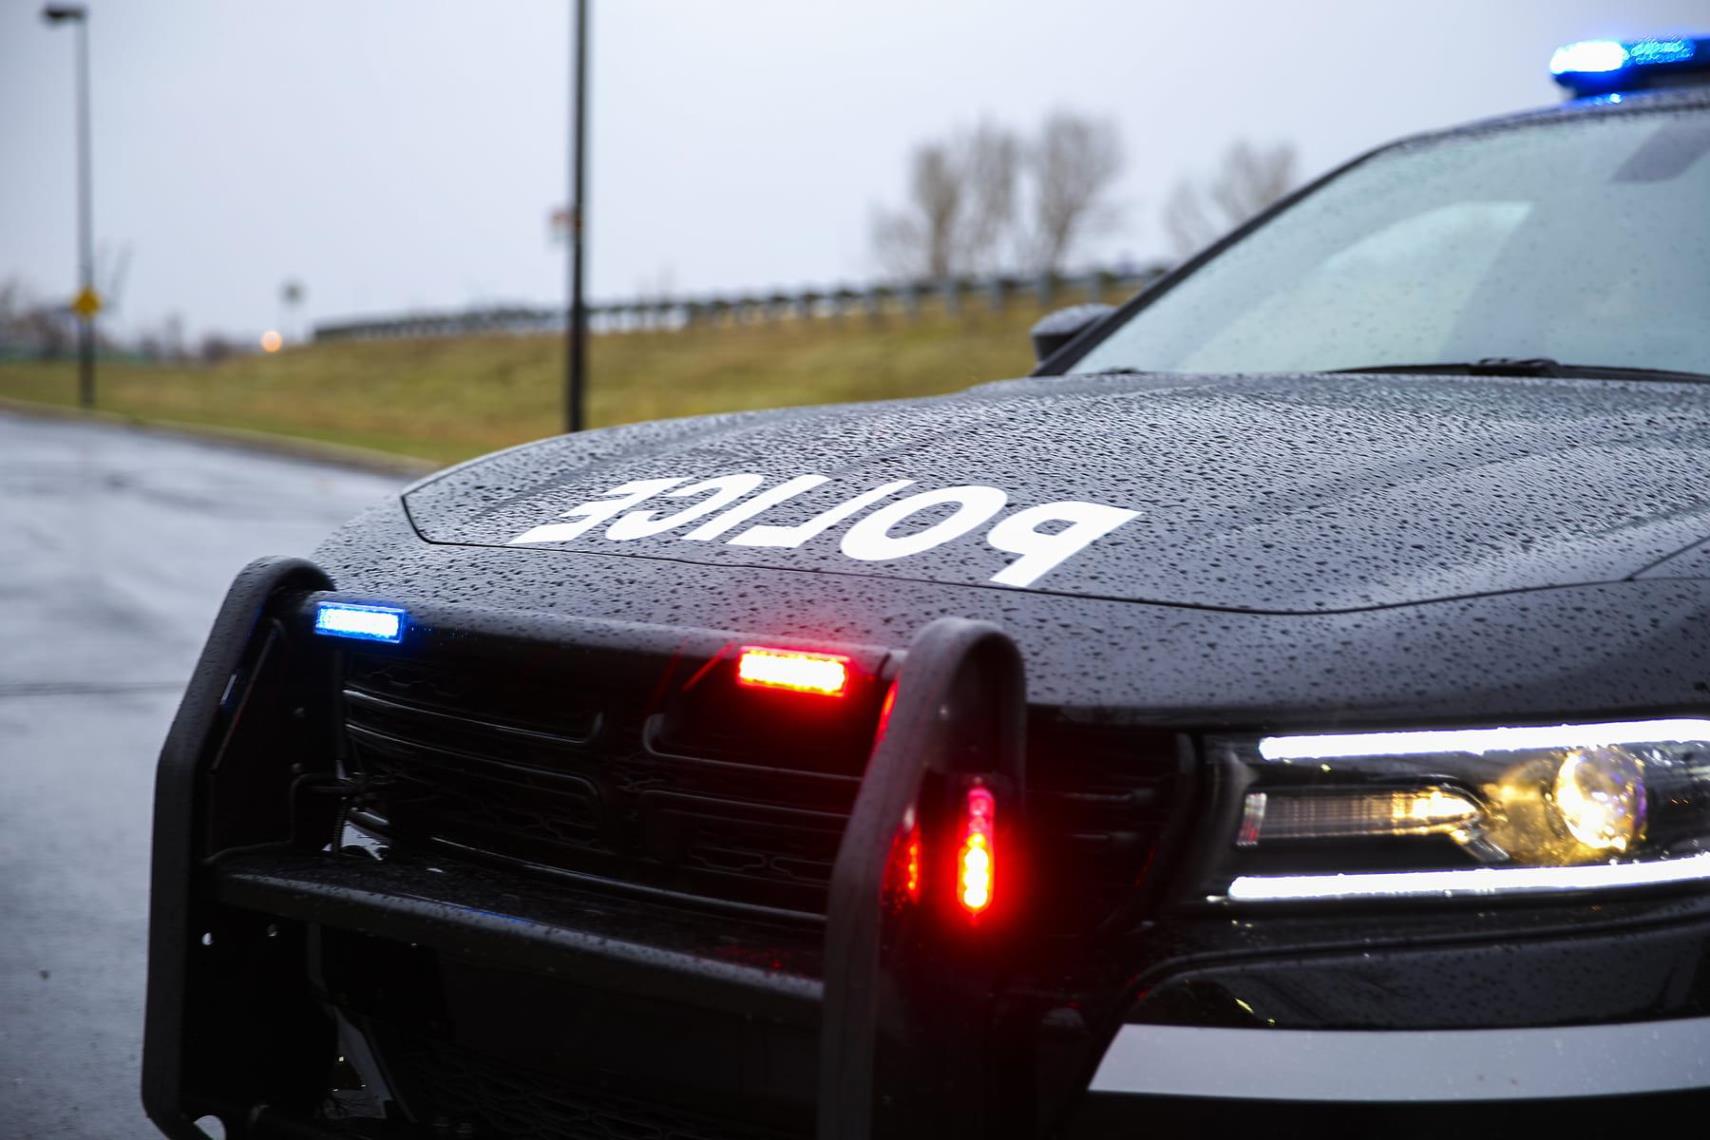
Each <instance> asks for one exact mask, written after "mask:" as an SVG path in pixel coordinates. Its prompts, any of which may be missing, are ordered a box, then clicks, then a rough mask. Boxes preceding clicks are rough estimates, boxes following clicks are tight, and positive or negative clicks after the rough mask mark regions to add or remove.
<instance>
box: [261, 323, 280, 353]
mask: <svg viewBox="0 0 1710 1140" xmlns="http://www.w3.org/2000/svg"><path fill="white" fill-rule="evenodd" d="M283 347H285V338H284V337H282V336H280V335H279V330H278V329H268V330H267V331H266V332H264V333H262V334H261V351H263V352H278V351H279V350H280V349H281V348H283Z"/></svg>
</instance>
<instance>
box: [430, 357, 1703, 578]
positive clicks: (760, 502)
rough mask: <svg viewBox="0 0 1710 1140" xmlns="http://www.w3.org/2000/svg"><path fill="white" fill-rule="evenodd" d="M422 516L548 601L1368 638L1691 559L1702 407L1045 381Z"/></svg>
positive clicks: (662, 446) (580, 473)
mask: <svg viewBox="0 0 1710 1140" xmlns="http://www.w3.org/2000/svg"><path fill="white" fill-rule="evenodd" d="M642 495H647V496H648V497H645V498H641V497H638V496H642ZM767 502H771V503H772V505H770V506H766V503H767ZM905 504H906V505H905ZM405 505H406V508H407V510H408V512H409V515H410V518H411V520H412V522H413V524H414V525H415V527H416V529H417V530H418V532H419V533H420V534H421V536H422V537H423V538H424V539H426V540H428V541H430V542H436V543H456V544H470V545H482V546H501V545H515V546H520V547H524V548H527V549H531V550H534V551H537V552H539V554H540V555H541V561H540V563H539V564H540V566H541V568H542V572H547V573H549V572H550V561H549V560H550V559H552V558H555V557H556V558H561V557H564V556H566V555H567V554H578V555H595V556H604V557H609V558H611V559H612V561H611V563H610V565H611V567H612V569H611V573H613V574H614V575H616V574H622V572H623V571H622V566H623V564H624V563H623V559H625V558H636V557H639V558H661V559H671V560H674V561H678V562H688V563H699V564H705V565H706V566H707V567H708V569H709V573H715V572H716V568H718V567H721V566H737V565H743V566H764V567H775V568H782V569H787V570H794V571H801V572H808V573H819V574H857V575H865V576H888V577H897V578H907V579H913V580H917V581H929V582H937V583H943V584H946V585H956V586H979V587H989V588H992V589H999V590H1003V589H1025V590H1034V591H1044V592H1050V593H1058V594H1070V595H1079V596H1089V597H1091V596H1096V597H1104V598H1112V599H1121V600H1132V601H1146V602H1153V603H1167V604H1176V605H1191V606H1203V607H1216V608H1226V609H1238V610H1257V611H1271V612H1311V611H1325V610H1338V609H1360V608H1367V607H1373V606H1391V605H1402V604H1407V603H1412V602H1419V601H1425V600H1430V599H1438V598H1449V597H1458V596H1465V595H1470V594H1480V593H1492V592H1498V591H1507V590H1521V589H1535V588H1540V587H1548V586H1564V585H1578V584H1584V583H1589V582H1598V581H1611V580H1616V579H1621V578H1625V577H1628V576H1631V575H1633V574H1635V573H1637V572H1639V571H1641V570H1643V569H1644V568H1645V567H1647V566H1649V565H1651V564H1653V563H1654V562H1656V561H1657V560H1659V559H1662V558H1664V557H1667V556H1668V555H1669V554H1671V553H1673V552H1676V551H1678V550H1680V549H1682V548H1684V547H1686V546H1689V545H1691V544H1693V543H1695V542H1697V541H1699V540H1701V539H1702V538H1703V537H1705V535H1706V534H1710V388H1700V387H1696V386H1693V385H1686V384H1673V383H1651V382H1615V381H1584V380H1559V379H1509V378H1488V377H1480V378H1470V377H1442V376H1437V377H1401V376H1357V375H1353V376H1325V375H1314V376H1261V377H1180V376H1177V377H1164V376H1151V377H1147V376H1131V377H1124V378H1108V377H1106V378H1077V377H1068V378H1035V379H1029V380H1021V381H1008V382H1004V383H999V384H990V385H985V386H983V387H981V388H977V389H974V390H972V391H970V392H967V393H963V394H960V395H957V396H950V397H942V398H936V399H927V400H911V401H899V402H891V403H880V404H863V405H848V406H839V407H827V408H806V409H789V410H785V411H780V412H769V413H750V414H742V415H730V416H712V417H703V418H699V419H691V420H674V421H664V422H659V423H650V424H640V425H634V426H630V427H624V428H615V429H608V430H604V431H596V432H587V433H583V434H581V435H577V436H565V437H559V438H555V439H549V440H543V441H541V442H539V443H535V444H529V445H526V446H524V447H520V448H514V449H512V450H510V451H507V452H501V453H499V454H498V455H495V456H490V457H487V458H485V459H480V460H476V461H473V462H471V463H468V464H464V465H462V466H461V467H456V468H453V469H451V470H449V471H447V472H444V473H442V474H440V475H437V476H434V477H432V478H430V479H428V480H425V481H424V482H422V483H420V484H417V485H416V486H414V487H412V488H410V489H409V490H408V491H406V493H405ZM881 513H884V514H883V517H878V516H880V515H881ZM1016 516H1023V517H1020V518H1016ZM626 518H627V520H628V521H624V520H625V519H626ZM1012 518H1015V519H1016V521H1015V522H1013V523H1008V524H1007V526H1006V521H1007V520H1010V519H1012ZM815 520H817V521H815ZM863 520H871V521H867V522H865V523H864V521H863ZM803 524H811V525H806V526H804V525H803ZM755 528H766V529H764V530H760V531H756V530H755ZM1071 532H1072V533H1071ZM519 539H521V540H522V541H520V542H519V541H518V540H519ZM709 587H710V588H717V587H716V579H714V578H709Z"/></svg>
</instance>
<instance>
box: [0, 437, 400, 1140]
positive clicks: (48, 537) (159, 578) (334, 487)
mask: <svg viewBox="0 0 1710 1140" xmlns="http://www.w3.org/2000/svg"><path fill="white" fill-rule="evenodd" d="M401 482H402V479H400V478H391V477H386V476H380V475H372V474H366V473H359V472H353V471H346V470H342V469H337V468H331V467H326V466H321V465H316V464H310V463H302V462H297V461H293V460H288V459H283V458H276V457H271V456H263V455H258V454H253V453H249V452H245V451H240V450H236V449H229V448H223V447H217V446H213V445H205V444H200V443H196V442H191V441H187V440H183V439H178V438H174V437H169V436H160V435H151V434H144V433H141V432H136V431H130V430H127V429H124V428H119V427H110V426H103V425H96V424H81V423H73V422H65V421H56V420H48V419H40V420H38V419H34V418H22V417H16V416H10V415H7V414H5V413H0V1137H6V1138H8V1140H12V1138H18V1140H23V1138H36V1137H43V1138H45V1137H56V1138H57V1137H89V1138H100V1140H123V1138H127V1137H149V1136H155V1135H157V1134H156V1133H155V1132H154V1130H153V1128H152V1127H151V1126H150V1125H149V1124H148V1121H147V1119H146V1118H145V1117H144V1116H143V1114H142V1108H141V1105H140V1102H139V1099H138V1092H137V1082H138V1071H139V1063H140V1053H141V1039H142V1012H143V973H144V961H145V946H146V941H147V939H146V935H147V913H148V911H147V903H148V900H147V883H148V850H149V814H150V811H151V804H150V795H151V787H152V782H153V776H154V763H155V756H156V753H157V751H158V749H159V747H160V742H161V740H162V739H163V738H164V736H165V735H166V729H167V725H168V723H169V722H170V721H171V719H172V714H173V712H174V711H175V709H176V707H177V703H178V696H179V693H180V691H181V690H182V688H183V686H184V682H185V681H186V680H187V679H188V677H189V675H190V669H191V667H192V665H193V664H194V663H195V659H196V655H197V653H198V652H199V651H200V650H201V646H202V639H203V637H204V635H205V634H206V632H207V629H208V625H209V623H210V622H211V621H212V620H213V616H214V612H215V610H216V609H217V608H218V606H219V603H220V599H221V597H222V596H223V594H224V592H225V588H226V585H227V583H228V582H229V581H230V580H231V578H232V576H233V575H234V574H235V573H236V572H237V571H238V569H239V568H240V567H242V566H243V564H244V563H246V562H248V561H249V560H250V559H252V558H255V557H257V556H259V555H263V554H306V553H308V552H309V551H310V550H311V549H312V548H313V547H314V546H315V544H316V543H317V542H318V541H319V540H320V539H321V537H322V536H324V535H325V534H326V533H327V532H328V531H329V530H331V529H332V528H333V527H335V526H336V525H338V524H339V523H340V522H342V521H344V520H345V519H346V518H348V517H350V516H351V515H353V514H355V513H356V512H357V511H359V510H361V509H362V508H363V507H365V506H367V505H369V504H370V503H372V502H374V501H376V500H377V499H379V498H381V497H382V496H384V495H386V494H389V493H391V492H392V491H394V490H395V489H396V488H397V487H398V486H399V485H400V484H401Z"/></svg>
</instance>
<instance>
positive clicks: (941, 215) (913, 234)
mask: <svg viewBox="0 0 1710 1140" xmlns="http://www.w3.org/2000/svg"><path fill="white" fill-rule="evenodd" d="M1020 150H1021V148H1020V144H1019V143H1018V142H1017V140H1016V138H1015V136H1014V135H1013V134H1012V133H1011V132H1009V131H1007V130H1005V129H1003V128H1002V127H998V126H995V125H993V124H989V123H982V124H980V125H979V126H978V127H976V128H974V129H973V130H964V131H958V132H956V133H955V134H953V135H951V137H950V138H949V139H947V140H944V141H941V142H930V143H923V144H921V145H919V146H917V147H915V149H914V152H913V154H911V155H910V157H909V192H908V200H907V203H906V204H905V205H904V206H903V207H902V208H901V209H899V210H881V211H878V212H877V213H875V215H874V218H873V250H874V253H875V254H876V255H877V256H878V259H879V262H880V264H881V265H882V266H883V267H884V269H885V271H886V272H887V273H889V274H891V275H893V276H895V277H899V278H911V279H912V278H919V277H928V278H932V279H933V280H943V279H946V278H949V277H955V276H958V275H961V274H964V273H971V272H975V271H977V270H980V269H985V268H990V267H991V266H993V265H995V264H996V262H997V260H998V259H999V257H1000V256H1001V253H1002V247H1003V235H1004V233H1005V231H1007V230H1008V228H1009V226H1010V224H1011V222H1012V220H1013V218H1014V215H1015V183H1016V174H1017V171H1018V169H1019V167H1020Z"/></svg>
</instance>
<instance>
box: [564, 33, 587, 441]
mask: <svg viewBox="0 0 1710 1140" xmlns="http://www.w3.org/2000/svg"><path fill="white" fill-rule="evenodd" d="M574 23H575V37H576V42H575V44H574V45H573V47H572V48H571V54H572V56H573V57H574V59H575V75H574V76H573V77H572V78H571V80H570V84H571V87H570V312H569V320H568V322H567V327H566V330H565V350H566V351H565V357H566V360H565V376H564V427H565V430H566V431H581V430H582V429H583V428H584V427H586V426H587V417H586V412H585V408H586V402H587V384H588V313H587V307H586V306H585V305H584V303H583V299H582V235H583V231H584V230H586V229H587V224H588V201H587V181H586V178H585V177H584V158H585V151H586V146H587V134H588V131H587V126H588V0H576V19H575V21H574Z"/></svg>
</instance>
